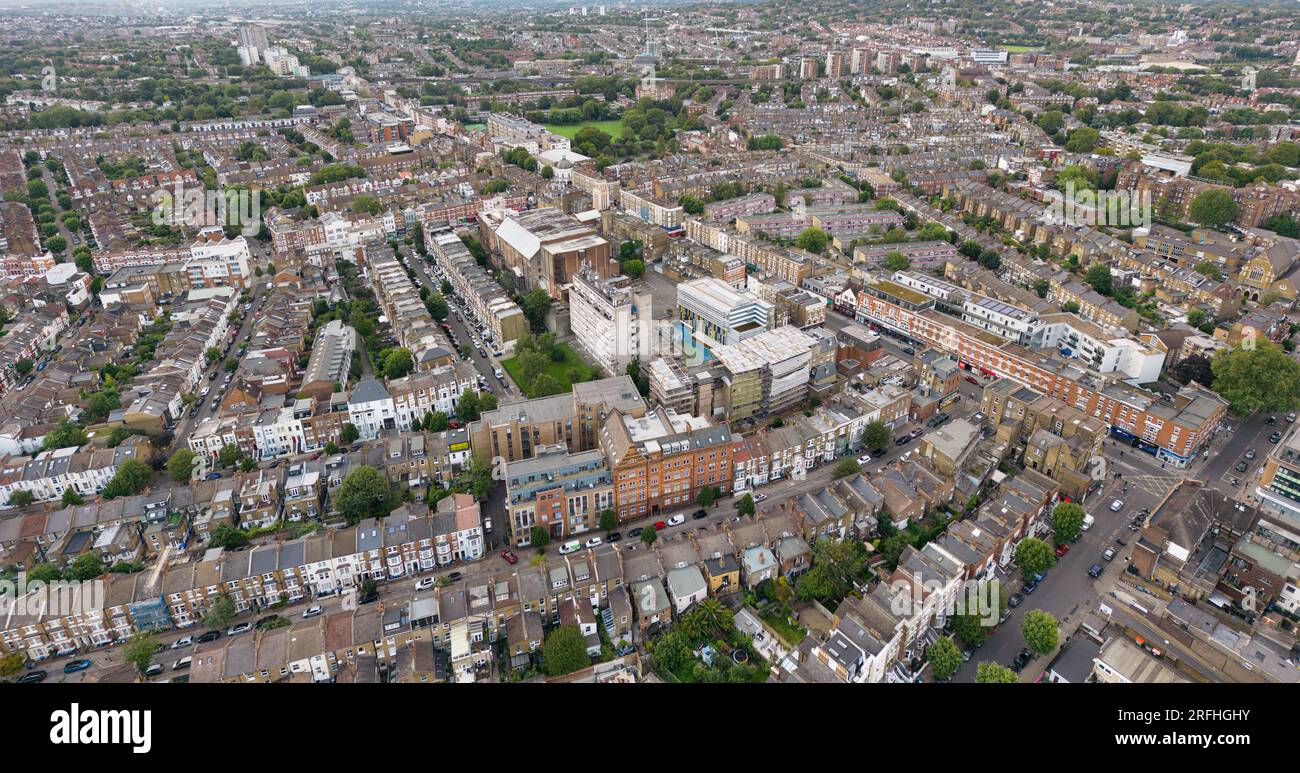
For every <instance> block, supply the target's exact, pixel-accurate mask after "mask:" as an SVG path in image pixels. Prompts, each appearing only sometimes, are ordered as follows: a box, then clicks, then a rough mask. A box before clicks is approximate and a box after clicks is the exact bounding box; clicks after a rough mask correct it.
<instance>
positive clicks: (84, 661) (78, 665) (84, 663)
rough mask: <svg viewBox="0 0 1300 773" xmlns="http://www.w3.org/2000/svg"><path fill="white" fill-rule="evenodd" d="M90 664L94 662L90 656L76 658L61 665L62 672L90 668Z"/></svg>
mask: <svg viewBox="0 0 1300 773" xmlns="http://www.w3.org/2000/svg"><path fill="white" fill-rule="evenodd" d="M92 665H94V664H93V663H92V662H91V661H90V658H77V659H76V660H69V661H68V662H67V663H65V664H64V665H63V673H65V674H75V673H77V672H78V671H85V670H86V669H87V668H90V667H91V666H92Z"/></svg>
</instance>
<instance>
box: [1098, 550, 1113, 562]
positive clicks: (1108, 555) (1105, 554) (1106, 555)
mask: <svg viewBox="0 0 1300 773" xmlns="http://www.w3.org/2000/svg"><path fill="white" fill-rule="evenodd" d="M1101 557H1102V558H1103V559H1105V560H1107V561H1112V560H1114V558H1115V548H1106V549H1105V550H1104V551H1102V554H1101Z"/></svg>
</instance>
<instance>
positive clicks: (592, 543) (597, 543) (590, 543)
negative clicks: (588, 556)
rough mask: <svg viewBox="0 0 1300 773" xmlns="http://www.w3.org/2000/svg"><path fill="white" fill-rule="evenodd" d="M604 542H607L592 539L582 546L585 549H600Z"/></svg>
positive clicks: (597, 538) (598, 538) (595, 538)
mask: <svg viewBox="0 0 1300 773" xmlns="http://www.w3.org/2000/svg"><path fill="white" fill-rule="evenodd" d="M604 542H605V540H603V539H601V538H600V537H592V538H591V539H589V540H587V541H586V542H584V543H582V546H583V547H584V548H594V547H599V546H600V545H602V544H604Z"/></svg>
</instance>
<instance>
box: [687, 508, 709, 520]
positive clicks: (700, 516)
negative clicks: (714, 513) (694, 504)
mask: <svg viewBox="0 0 1300 773" xmlns="http://www.w3.org/2000/svg"><path fill="white" fill-rule="evenodd" d="M708 517H709V511H708V510H696V511H695V512H693V513H691V518H693V519H695V520H697V521H701V520H704V519H705V518H708Z"/></svg>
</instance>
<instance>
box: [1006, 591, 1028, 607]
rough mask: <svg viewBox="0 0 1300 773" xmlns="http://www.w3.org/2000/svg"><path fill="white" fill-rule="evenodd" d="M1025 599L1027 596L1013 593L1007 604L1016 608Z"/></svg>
mask: <svg viewBox="0 0 1300 773" xmlns="http://www.w3.org/2000/svg"><path fill="white" fill-rule="evenodd" d="M1024 600H1025V597H1024V596H1021V595H1020V594H1019V593H1012V594H1011V597H1010V598H1008V599H1007V606H1008V607H1011V608H1012V609H1015V608H1016V607H1018V606H1020V602H1022V601H1024Z"/></svg>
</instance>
